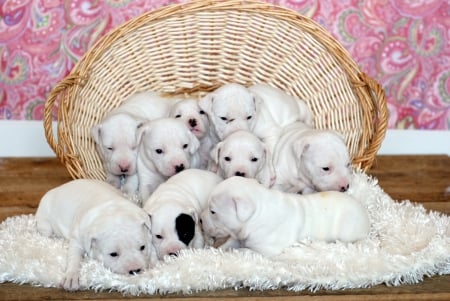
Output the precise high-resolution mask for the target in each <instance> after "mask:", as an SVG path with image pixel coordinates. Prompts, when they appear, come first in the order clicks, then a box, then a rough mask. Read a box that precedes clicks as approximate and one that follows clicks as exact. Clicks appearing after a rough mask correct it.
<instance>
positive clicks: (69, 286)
mask: <svg viewBox="0 0 450 301" xmlns="http://www.w3.org/2000/svg"><path fill="white" fill-rule="evenodd" d="M61 287H62V288H63V289H65V290H66V291H76V290H78V289H79V288H80V278H79V275H78V273H74V272H72V273H66V275H65V276H64V279H63V281H62V283H61Z"/></svg>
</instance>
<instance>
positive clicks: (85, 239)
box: [36, 179, 154, 290]
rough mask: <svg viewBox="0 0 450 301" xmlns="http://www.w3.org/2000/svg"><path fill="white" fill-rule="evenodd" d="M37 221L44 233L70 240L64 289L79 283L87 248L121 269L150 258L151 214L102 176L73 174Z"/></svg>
mask: <svg viewBox="0 0 450 301" xmlns="http://www.w3.org/2000/svg"><path fill="white" fill-rule="evenodd" d="M36 222H37V229H38V231H39V232H40V233H41V234H43V235H46V236H57V237H64V238H66V239H68V240H69V250H68V257H67V258H68V259H67V268H66V272H65V276H64V280H63V281H62V284H61V285H62V287H63V288H64V289H66V290H78V289H79V287H80V284H79V277H80V264H81V260H82V257H83V255H84V254H88V256H89V257H91V258H93V259H95V260H98V261H99V262H101V263H102V264H103V265H104V266H105V267H107V268H109V269H111V271H113V272H115V273H119V274H127V275H134V274H138V273H140V272H142V271H144V270H145V269H147V268H148V267H149V264H150V263H151V258H152V237H151V233H150V229H151V223H150V218H149V216H148V214H147V213H146V212H145V211H144V210H142V208H139V207H138V206H136V205H135V204H134V203H132V202H130V201H129V200H128V199H126V198H124V197H123V196H122V193H121V192H120V191H119V190H117V189H116V188H114V187H112V186H111V185H109V184H108V183H105V182H103V181H99V180H87V179H82V180H74V181H71V182H68V183H66V184H63V185H61V186H58V187H56V188H54V189H52V190H50V191H48V192H47V193H46V194H45V195H44V196H43V197H42V199H41V201H40V203H39V207H38V209H37V212H36ZM153 256H154V254H153Z"/></svg>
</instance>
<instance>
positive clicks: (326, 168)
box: [322, 167, 330, 171]
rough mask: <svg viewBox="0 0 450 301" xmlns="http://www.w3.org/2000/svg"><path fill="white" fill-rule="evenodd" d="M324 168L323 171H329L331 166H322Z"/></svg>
mask: <svg viewBox="0 0 450 301" xmlns="http://www.w3.org/2000/svg"><path fill="white" fill-rule="evenodd" d="M322 170H323V171H329V170H330V168H329V167H322Z"/></svg>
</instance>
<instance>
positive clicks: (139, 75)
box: [44, 0, 387, 179]
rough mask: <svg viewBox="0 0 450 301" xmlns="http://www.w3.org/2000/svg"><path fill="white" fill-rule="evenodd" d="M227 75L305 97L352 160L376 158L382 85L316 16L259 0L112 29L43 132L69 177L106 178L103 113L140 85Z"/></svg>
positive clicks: (181, 7) (184, 7) (52, 108)
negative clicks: (100, 127)
mask: <svg viewBox="0 0 450 301" xmlns="http://www.w3.org/2000/svg"><path fill="white" fill-rule="evenodd" d="M227 82H236V83H240V84H244V85H250V84H252V83H257V82H266V83H270V84H272V85H274V86H277V87H279V88H281V89H283V90H284V91H286V92H287V93H289V94H292V95H296V96H298V97H300V98H301V99H304V100H305V101H306V102H307V104H308V105H309V107H310V108H311V110H312V112H313V114H314V124H315V127H317V128H320V129H324V128H331V129H335V130H338V131H339V132H341V133H342V134H343V135H344V137H345V139H346V142H347V145H348V147H349V150H350V155H351V158H352V160H353V164H354V165H355V166H359V167H361V168H363V169H367V168H369V167H370V166H371V165H372V163H373V161H374V158H375V155H376V153H377V151H378V149H379V148H380V145H381V142H382V140H383V138H384V135H385V132H386V124H387V107H386V100H385V97H384V92H383V90H382V88H381V87H380V86H379V84H378V83H377V82H376V81H374V80H373V79H371V78H369V77H367V76H366V75H365V74H364V73H362V72H361V70H360V69H359V67H358V66H357V64H356V63H355V62H354V61H353V60H352V58H351V57H350V56H349V54H348V52H347V51H346V50H345V49H344V48H343V47H342V46H341V45H340V44H339V43H338V42H337V41H336V40H335V39H334V38H333V37H332V36H331V35H330V33H328V32H327V31H326V30H324V29H323V28H322V27H321V26H319V25H318V24H317V23H315V22H314V21H313V20H311V19H309V18H306V17H304V16H301V15H299V14H298V13H296V12H294V11H291V10H288V9H285V8H281V7H278V6H275V5H272V4H268V3H265V2H258V1H211V0H209V1H192V2H189V3H187V4H178V5H171V6H166V7H163V8H160V9H158V10H154V11H152V12H148V13H146V14H144V15H141V16H139V17H137V18H135V19H133V20H130V21H129V22H127V23H126V24H124V25H122V26H120V27H118V28H117V29H115V30H114V31H112V32H110V33H109V34H108V35H106V36H104V37H103V38H102V39H100V40H99V41H98V42H97V43H96V44H95V46H94V47H92V49H90V51H88V52H87V53H86V54H85V55H84V57H83V58H82V59H81V60H80V61H79V62H78V63H77V65H76V66H75V67H74V68H73V70H72V72H71V74H70V75H68V76H67V77H66V78H65V79H64V80H62V81H61V82H60V83H59V84H57V85H56V87H55V88H54V89H53V91H52V92H51V93H50V95H49V97H48V99H47V101H46V105H45V112H44V127H45V133H46V138H47V141H48V143H49V144H50V146H51V147H52V148H53V150H54V151H55V153H56V155H57V156H58V157H59V159H60V160H61V162H62V163H63V164H64V165H65V166H66V167H67V169H68V171H69V173H70V174H71V176H72V177H74V178H97V179H103V178H104V177H105V174H104V171H103V167H102V163H101V161H100V158H99V157H98V155H97V152H96V150H95V146H94V142H93V140H92V139H91V136H90V129H91V127H92V126H93V125H94V124H96V123H98V122H99V121H100V120H101V119H102V117H103V116H104V115H105V113H107V112H108V111H110V110H111V109H113V108H115V107H117V106H118V105H119V104H120V103H121V102H122V101H123V100H124V99H125V98H126V97H127V96H129V95H130V94H132V93H135V92H138V91H143V90H155V91H160V92H162V93H168V94H177V93H185V94H191V95H192V94H195V95H194V96H197V97H200V96H202V95H203V94H205V93H206V92H208V91H211V90H212V89H214V88H216V87H218V86H219V85H221V84H224V83H227ZM56 108H57V110H56ZM56 112H57V114H56V115H57V116H56V117H57V130H56V132H54V131H53V130H52V120H53V119H54V118H55V113H56Z"/></svg>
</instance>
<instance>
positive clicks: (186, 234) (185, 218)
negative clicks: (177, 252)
mask: <svg viewBox="0 0 450 301" xmlns="http://www.w3.org/2000/svg"><path fill="white" fill-rule="evenodd" d="M175 229H176V231H177V235H178V239H179V240H180V241H182V242H183V243H184V244H185V245H186V246H187V245H188V244H189V243H190V242H191V240H192V239H193V238H194V234H195V222H194V219H193V218H192V216H190V215H188V214H184V213H182V214H180V215H178V217H177V218H176V219H175Z"/></svg>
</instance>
